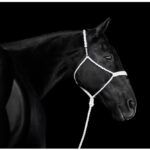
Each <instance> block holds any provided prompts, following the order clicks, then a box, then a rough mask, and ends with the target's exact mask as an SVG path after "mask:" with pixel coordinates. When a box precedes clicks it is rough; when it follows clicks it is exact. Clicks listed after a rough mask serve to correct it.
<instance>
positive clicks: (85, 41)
mask: <svg viewBox="0 0 150 150" xmlns="http://www.w3.org/2000/svg"><path fill="white" fill-rule="evenodd" d="M83 39H84V48H85V54H86V56H85V58H84V59H83V60H82V61H81V63H80V64H79V66H78V67H77V68H76V70H75V72H74V80H75V82H76V84H77V85H78V82H77V80H76V73H77V71H78V70H79V68H80V67H81V65H82V64H83V63H84V62H85V61H86V60H87V59H88V60H90V61H91V62H92V63H94V64H95V65H96V66H98V67H99V68H101V69H103V70H104V71H106V72H108V73H110V74H112V76H111V78H110V79H109V80H108V81H107V82H106V83H105V84H104V85H103V86H102V87H101V88H100V89H99V90H98V91H97V92H96V93H95V94H94V95H91V94H90V93H89V92H88V91H87V90H86V89H84V88H83V87H81V86H79V87H80V88H81V89H82V90H83V91H84V92H85V93H86V94H87V95H88V96H89V98H90V101H89V110H88V114H87V118H86V122H85V127H84V131H83V134H82V138H81V141H80V144H79V147H78V148H79V149H80V148H81V146H82V143H83V141H84V138H85V134H86V131H87V127H88V122H89V117H90V113H91V110H92V107H93V106H94V98H95V97H96V96H97V95H98V94H99V93H100V92H101V91H102V90H103V89H104V88H105V87H106V86H107V85H108V84H109V83H110V82H111V80H112V79H113V78H114V77H117V76H127V72H126V71H118V72H112V71H110V70H108V69H106V68H104V67H103V66H101V65H99V64H98V63H96V62H95V61H94V60H93V59H91V58H90V57H89V55H88V49H87V39H86V31H85V30H83Z"/></svg>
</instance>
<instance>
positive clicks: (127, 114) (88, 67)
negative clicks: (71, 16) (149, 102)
mask: <svg viewBox="0 0 150 150" xmlns="http://www.w3.org/2000/svg"><path fill="white" fill-rule="evenodd" d="M109 22H110V18H108V19H106V20H105V21H104V22H103V23H101V24H100V25H99V26H97V27H96V28H94V29H88V30H86V41H87V53H88V54H87V53H86V55H85V56H86V57H85V58H84V59H83V61H82V62H81V63H80V65H79V67H78V69H77V70H76V72H75V79H76V81H77V82H78V84H79V86H80V87H82V89H85V90H86V91H88V92H89V93H90V94H91V95H94V94H95V93H97V94H96V100H100V101H102V102H103V104H104V105H105V106H106V107H107V108H109V109H110V110H111V111H112V115H113V117H114V118H115V119H117V120H121V121H124V120H129V119H131V118H132V117H133V116H134V115H135V112H136V106H137V102H136V98H135V94H134V92H133V89H132V86H131V84H130V81H129V79H128V77H127V74H126V72H125V71H124V69H123V66H122V64H121V61H120V59H119V56H118V55H117V52H116V50H115V48H114V47H113V46H111V45H110V43H109V41H108V39H107V37H106V35H105V31H106V29H107V27H108V24H109ZM85 48H86V46H85ZM120 72H121V73H120ZM114 74H115V75H114ZM116 74H117V75H116ZM119 74H120V75H119ZM113 75H114V76H113ZM110 79H111V80H110ZM109 81H110V82H109ZM107 83H108V84H107ZM99 90H100V91H99ZM97 91H98V92H97Z"/></svg>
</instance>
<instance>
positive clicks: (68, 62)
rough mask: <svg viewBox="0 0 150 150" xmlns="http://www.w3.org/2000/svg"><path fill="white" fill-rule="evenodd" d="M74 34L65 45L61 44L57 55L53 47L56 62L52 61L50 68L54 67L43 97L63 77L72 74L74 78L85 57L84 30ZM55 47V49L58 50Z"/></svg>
mask: <svg viewBox="0 0 150 150" xmlns="http://www.w3.org/2000/svg"><path fill="white" fill-rule="evenodd" d="M74 36H75V37H72V39H69V40H68V42H67V43H66V45H65V46H64V45H63V42H62V45H61V44H60V45H59V47H60V48H59V52H58V53H57V52H56V53H55V55H54V54H52V53H51V52H52V51H53V49H51V51H50V53H51V54H50V55H52V56H53V55H54V56H55V57H54V61H55V63H53V65H52V63H51V66H50V68H51V69H52V70H51V71H52V73H51V74H49V79H48V82H47V84H46V86H45V87H44V90H43V91H44V92H43V94H42V97H43V96H45V95H46V94H47V93H48V92H49V91H50V90H51V89H52V88H53V87H54V86H55V85H56V84H57V83H58V82H60V81H61V80H62V79H63V78H65V77H70V76H71V77H72V79H73V73H74V71H75V69H76V67H77V66H78V64H79V63H80V61H81V59H82V58H83V57H84V45H83V39H82V32H81V33H79V34H77V35H74ZM56 47H57V46H56ZM56 47H55V48H56ZM55 48H54V50H56V49H55ZM57 49H58V48H57ZM50 61H51V60H50Z"/></svg>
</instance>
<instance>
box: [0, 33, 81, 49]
mask: <svg viewBox="0 0 150 150" xmlns="http://www.w3.org/2000/svg"><path fill="white" fill-rule="evenodd" d="M79 32H80V31H63V32H54V33H50V34H43V35H40V36H36V37H31V38H27V39H23V40H18V41H15V42H9V43H3V44H1V46H2V47H3V48H4V49H6V50H23V49H26V48H30V47H37V46H39V45H41V44H42V43H44V42H47V41H49V40H53V39H60V38H62V39H63V38H65V37H70V36H72V37H73V35H75V34H77V33H79ZM49 42H50V41H49Z"/></svg>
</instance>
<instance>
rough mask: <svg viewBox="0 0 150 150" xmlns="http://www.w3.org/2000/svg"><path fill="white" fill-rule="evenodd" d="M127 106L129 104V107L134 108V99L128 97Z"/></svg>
mask: <svg viewBox="0 0 150 150" xmlns="http://www.w3.org/2000/svg"><path fill="white" fill-rule="evenodd" d="M128 106H129V108H131V109H135V107H136V103H135V101H134V100H133V99H129V100H128Z"/></svg>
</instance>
